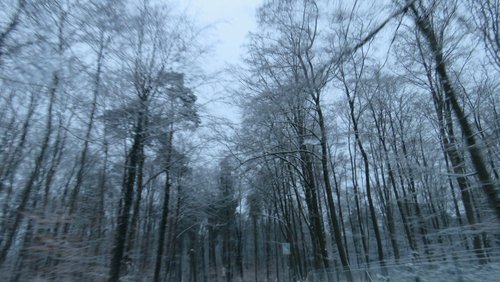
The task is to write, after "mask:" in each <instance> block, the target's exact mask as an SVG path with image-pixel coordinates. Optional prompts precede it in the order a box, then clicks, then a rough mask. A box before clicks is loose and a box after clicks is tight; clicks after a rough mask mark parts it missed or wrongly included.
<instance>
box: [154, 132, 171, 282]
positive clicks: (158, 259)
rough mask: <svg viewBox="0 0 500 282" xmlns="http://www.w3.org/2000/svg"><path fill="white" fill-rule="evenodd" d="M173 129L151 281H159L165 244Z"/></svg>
mask: <svg viewBox="0 0 500 282" xmlns="http://www.w3.org/2000/svg"><path fill="white" fill-rule="evenodd" d="M173 135H174V132H173V129H172V128H170V131H169V132H168V136H167V148H166V149H167V152H166V158H165V173H166V175H165V191H164V194H163V207H162V213H161V219H160V229H159V231H158V246H157V249H156V262H155V269H154V277H153V281H155V282H159V281H160V271H161V262H162V258H163V250H164V244H165V233H166V232H165V231H166V229H167V220H168V211H169V202H170V189H171V186H172V183H171V179H170V170H171V168H170V165H171V155H172V139H173Z"/></svg>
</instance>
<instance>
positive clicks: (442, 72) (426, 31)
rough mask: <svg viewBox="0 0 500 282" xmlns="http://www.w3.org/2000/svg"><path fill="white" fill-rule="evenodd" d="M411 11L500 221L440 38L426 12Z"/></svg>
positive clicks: (499, 202) (495, 193)
mask: <svg viewBox="0 0 500 282" xmlns="http://www.w3.org/2000/svg"><path fill="white" fill-rule="evenodd" d="M410 9H411V10H412V12H413V14H414V19H415V24H416V25H417V28H418V29H419V30H420V31H421V32H422V35H423V36H424V37H425V39H426V40H427V43H428V44H429V47H430V49H431V51H432V55H433V57H434V60H435V64H436V67H435V68H436V72H437V73H438V75H439V79H440V82H441V84H442V86H443V90H444V94H445V97H446V99H447V100H449V102H450V104H451V107H452V109H453V112H454V113H455V116H456V117H457V119H458V123H459V125H460V128H461V129H462V132H463V133H464V135H465V140H466V143H467V151H468V152H469V154H470V157H471V159H472V165H473V166H474V169H475V170H476V172H477V176H478V178H479V181H480V182H481V186H482V188H483V191H484V192H485V194H486V197H487V199H488V202H489V204H490V207H491V208H492V209H493V211H494V212H495V213H496V216H497V219H498V220H500V198H499V197H498V189H497V187H495V184H494V182H493V179H492V178H491V176H490V173H489V172H488V168H487V166H486V162H485V161H484V158H483V156H482V153H481V148H480V144H479V143H478V142H477V141H476V137H475V133H474V132H473V129H472V127H471V125H470V123H469V120H468V119H467V116H466V115H465V112H464V110H463V109H462V107H461V106H460V104H459V103H458V98H457V94H456V92H455V89H454V88H453V86H452V82H451V80H450V77H449V76H448V73H447V69H446V67H447V65H446V61H445V60H444V56H443V46H442V45H440V44H439V43H438V38H437V37H436V34H435V31H434V29H433V26H432V23H431V22H430V20H429V15H428V14H427V12H425V14H421V12H420V11H419V10H418V9H417V8H416V7H415V4H413V3H412V4H411V5H410Z"/></svg>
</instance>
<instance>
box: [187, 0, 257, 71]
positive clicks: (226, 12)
mask: <svg viewBox="0 0 500 282" xmlns="http://www.w3.org/2000/svg"><path fill="white" fill-rule="evenodd" d="M182 2H184V3H185V4H186V5H187V6H188V8H189V10H191V11H193V13H194V14H195V15H196V16H197V21H198V22H199V23H201V24H202V25H209V24H214V33H215V35H216V40H217V41H218V44H216V46H215V58H217V60H216V64H217V65H218V66H222V64H223V63H224V62H229V63H235V62H236V61H237V60H238V58H239V57H240V55H241V51H242V49H241V45H242V44H243V43H244V42H245V36H246V34H247V33H248V32H249V31H251V30H254V29H255V27H256V21H255V10H256V8H257V7H258V6H259V5H260V3H261V2H262V1H261V0H182Z"/></svg>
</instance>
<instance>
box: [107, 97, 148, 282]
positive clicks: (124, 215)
mask: <svg viewBox="0 0 500 282" xmlns="http://www.w3.org/2000/svg"><path fill="white" fill-rule="evenodd" d="M143 102H144V101H143ZM143 110H144V109H143ZM143 110H141V111H140V112H139V116H138V118H137V124H136V126H135V130H134V140H133V144H132V148H131V149H130V152H129V154H128V156H127V162H126V165H127V166H126V170H125V177H124V183H123V190H122V193H123V194H122V202H121V207H120V210H119V215H118V222H117V226H116V231H115V238H114V242H113V251H112V258H111V265H110V271H109V279H108V281H109V282H117V281H118V280H119V279H120V270H121V266H122V259H123V254H124V252H125V243H126V237H127V229H128V225H129V218H130V209H131V207H132V199H133V196H134V186H135V180H136V176H137V169H138V164H139V161H140V154H141V151H142V148H143V139H144V136H143V135H144V131H145V125H144V122H143V120H144V115H145V114H146V113H145V112H144V111H143Z"/></svg>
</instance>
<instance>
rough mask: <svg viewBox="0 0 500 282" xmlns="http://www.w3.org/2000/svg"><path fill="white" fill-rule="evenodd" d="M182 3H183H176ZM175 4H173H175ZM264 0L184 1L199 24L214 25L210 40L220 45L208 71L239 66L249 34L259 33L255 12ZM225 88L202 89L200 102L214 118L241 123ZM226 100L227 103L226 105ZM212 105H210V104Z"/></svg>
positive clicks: (216, 86)
mask: <svg viewBox="0 0 500 282" xmlns="http://www.w3.org/2000/svg"><path fill="white" fill-rule="evenodd" d="M175 1H179V0H175ZM175 1H173V2H174V3H175ZM262 1H263V0H180V3H182V5H183V6H185V7H186V8H187V9H188V11H189V13H191V14H193V15H194V16H195V18H196V21H197V22H198V24H200V25H202V26H208V25H210V26H211V27H210V30H209V31H208V34H211V38H210V39H208V40H209V41H215V42H217V43H216V44H215V45H214V46H213V55H211V56H210V57H209V60H208V65H207V66H205V70H206V71H208V72H213V71H216V70H221V69H222V68H224V67H225V66H227V65H228V64H235V63H237V62H238V60H239V59H240V58H241V56H242V53H243V47H242V45H243V44H244V43H245V38H246V35H247V34H248V32H249V31H252V30H255V28H256V26H257V24H256V18H255V11H256V9H257V7H258V6H259V5H260V4H261V3H262ZM224 87H225V85H222V84H217V85H213V84H212V85H209V86H207V87H206V88H204V87H202V88H201V89H198V101H199V102H200V103H201V104H204V105H205V107H204V108H205V109H206V110H208V112H209V113H210V114H211V115H215V116H219V117H225V118H229V119H230V120H232V121H237V120H238V119H239V118H238V113H237V109H236V108H235V107H234V106H231V105H229V104H227V102H228V101H229V100H231V97H230V95H228V94H229V93H227V91H226V90H225V89H224ZM223 101H225V102H223ZM207 102H208V104H207Z"/></svg>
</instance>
